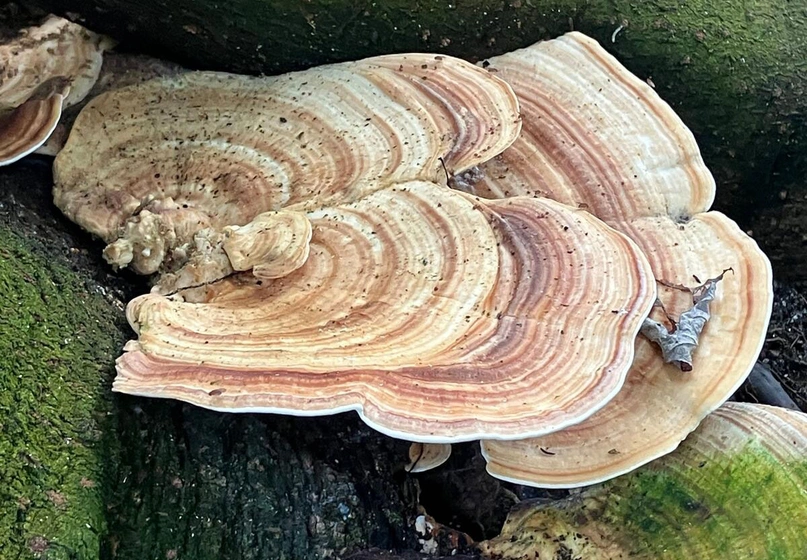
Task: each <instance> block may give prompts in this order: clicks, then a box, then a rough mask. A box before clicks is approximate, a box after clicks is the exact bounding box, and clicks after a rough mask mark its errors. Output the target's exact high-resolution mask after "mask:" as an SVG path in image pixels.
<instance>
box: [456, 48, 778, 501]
mask: <svg viewBox="0 0 807 560" xmlns="http://www.w3.org/2000/svg"><path fill="white" fill-rule="evenodd" d="M489 62H490V69H492V70H495V73H496V75H497V76H499V77H501V78H503V79H505V80H506V81H508V83H510V85H511V86H512V87H513V89H514V91H515V92H516V95H517V96H518V97H519V101H520V104H521V107H522V115H523V131H522V134H521V136H520V137H519V139H518V140H517V141H516V142H515V143H514V144H513V145H512V146H511V147H510V148H508V149H507V150H506V151H505V152H504V153H503V154H502V155H501V156H499V157H498V158H496V159H495V160H494V161H493V162H489V163H487V164H485V165H483V166H481V169H482V172H483V174H484V178H483V179H482V180H481V181H480V182H477V183H475V184H466V185H465V188H466V189H467V190H470V191H473V192H476V193H479V194H482V195H485V196H490V197H494V198H495V197H501V196H524V195H530V196H546V197H549V198H552V199H556V200H560V201H562V202H565V203H567V204H572V205H575V206H579V207H581V208H584V209H586V210H588V211H590V212H591V213H593V214H594V215H596V216H597V217H599V218H601V219H603V220H604V221H605V222H607V223H608V224H609V225H611V226H612V227H614V228H615V229H617V230H619V231H622V232H623V233H625V234H627V235H628V236H629V237H631V238H632V239H633V240H634V241H635V242H636V243H637V245H638V246H639V247H640V249H641V250H642V251H643V252H644V253H645V255H647V257H648V260H649V261H650V264H651V267H652V269H653V272H654V274H655V277H656V278H657V279H658V280H660V281H663V282H665V283H672V284H678V285H684V286H696V285H698V284H700V283H701V282H703V281H705V280H707V279H709V278H713V277H715V276H717V275H719V274H720V273H721V272H722V271H723V270H724V269H726V268H733V271H734V272H733V274H732V273H728V274H726V276H725V277H724V279H723V281H722V282H721V283H720V284H719V285H718V288H717V298H716V300H715V302H714V303H713V304H712V306H711V308H712V309H711V311H712V318H711V319H710V321H709V322H708V323H707V326H706V328H705V330H704V332H703V333H702V335H701V338H700V347H699V348H698V349H697V350H696V352H695V366H694V370H693V371H692V372H687V373H684V372H681V371H679V370H678V369H677V368H675V367H674V366H671V365H669V364H665V363H664V361H663V359H662V357H661V353H660V351H659V349H658V348H657V347H655V346H653V345H651V344H650V343H649V342H648V341H647V340H645V339H644V338H639V339H637V341H636V353H637V356H636V360H635V362H634V364H633V367H632V368H631V371H630V373H629V375H628V380H627V382H626V386H625V388H624V389H623V390H622V391H621V392H620V394H619V395H617V397H616V398H615V399H614V400H613V401H611V402H610V403H609V404H608V405H607V406H606V407H604V408H603V409H602V410H601V411H599V412H598V413H597V414H595V415H593V416H592V417H591V418H589V419H588V420H586V421H585V422H582V423H580V424H578V425H576V426H573V427H571V428H568V429H565V430H563V431H560V432H558V433H555V434H551V435H548V436H544V437H541V438H536V439H531V440H525V441H514V442H506V443H505V442H483V444H482V447H483V452H484V454H485V456H486V457H487V459H488V461H489V463H488V470H489V471H490V472H491V474H493V475H494V476H497V477H500V478H504V479H507V480H513V481H518V482H521V483H524V484H530V485H535V486H543V487H574V486H582V485H586V484H592V483H595V482H599V481H603V480H607V479H608V478H611V477H614V476H617V475H619V474H622V473H625V472H628V471H630V470H632V469H634V468H636V467H638V466H639V465H642V464H644V463H646V462H648V461H651V460H652V459H655V458H657V457H659V456H661V455H664V454H665V453H669V452H670V451H672V450H673V449H674V448H675V447H676V446H677V445H678V444H679V442H680V441H681V440H682V439H683V438H684V437H685V436H686V435H687V434H688V433H689V432H690V431H692V430H693V429H694V428H695V427H696V426H697V425H698V423H699V422H700V421H701V420H702V418H703V417H704V416H706V415H707V414H708V413H709V412H711V411H712V410H714V409H715V408H717V407H718V406H720V404H721V403H723V402H724V401H725V400H726V399H727V398H728V397H729V396H731V394H732V393H733V392H734V391H735V390H736V389H737V388H738V387H739V385H740V384H741V383H742V381H743V380H744V379H745V377H746V376H747V374H748V372H749V371H750V370H751V367H752V366H753V364H754V362H755V361H756V358H757V356H758V354H759V351H760V349H761V346H762V343H763V341H764V336H765V332H766V329H767V324H768V319H769V317H770V310H771V305H772V301H773V292H772V275H771V268H770V263H769V261H768V259H767V258H766V257H765V255H764V254H763V253H762V251H760V249H759V248H758V247H757V245H756V243H755V242H754V241H753V240H752V239H750V238H749V237H748V236H747V235H745V234H744V233H743V232H742V231H741V230H740V229H739V228H738V227H737V226H736V224H734V223H733V222H732V221H731V220H729V219H728V218H726V217H725V216H723V215H722V214H720V213H717V212H705V211H706V210H707V209H708V207H709V205H710V204H711V202H712V199H713V197H714V182H713V180H712V177H711V175H710V174H709V171H708V170H707V169H706V167H705V166H704V164H703V161H702V159H701V157H700V154H699V152H698V149H697V146H696V144H695V142H694V139H693V138H692V135H691V133H690V132H689V131H688V130H687V128H686V127H685V125H684V124H683V123H682V122H681V121H680V119H679V118H678V117H677V116H676V115H675V114H674V112H673V111H672V110H671V109H670V107H669V106H668V105H667V104H666V103H664V102H663V101H662V100H661V99H660V98H659V97H658V96H657V95H656V94H655V92H654V91H653V90H652V88H650V87H649V86H648V85H647V84H645V83H643V82H642V81H641V80H639V79H638V78H636V77H635V76H633V75H632V74H630V73H629V72H628V71H627V70H626V69H625V68H624V67H622V66H621V65H620V64H619V63H618V62H617V61H616V60H615V59H614V58H613V57H612V56H610V55H609V54H607V53H606V52H605V51H604V50H603V49H602V48H601V47H600V46H599V45H598V44H597V43H596V42H595V41H593V40H592V39H589V38H587V37H585V36H583V35H581V34H579V33H571V34H568V35H565V36H563V37H561V38H559V39H555V40H552V41H547V42H544V43H539V44H537V45H534V46H532V47H529V48H527V49H523V50H520V51H516V52H514V53H510V54H508V55H504V56H502V57H497V58H493V59H491V60H490V61H489ZM659 297H660V299H661V301H662V302H663V304H664V306H665V308H666V310H667V311H668V312H669V313H670V314H672V315H673V316H674V317H677V316H678V315H679V314H680V313H681V312H682V311H684V310H686V309H687V308H689V307H691V305H692V300H691V295H690V294H689V293H686V292H682V291H679V290H675V289H670V288H667V287H665V286H663V285H661V284H660V285H659ZM654 313H655V315H654V317H655V318H657V319H661V318H662V317H661V316H660V313H659V311H658V310H656V311H655V312H654Z"/></svg>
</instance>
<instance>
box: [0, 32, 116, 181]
mask: <svg viewBox="0 0 807 560" xmlns="http://www.w3.org/2000/svg"><path fill="white" fill-rule="evenodd" d="M111 46H112V42H111V41H110V40H109V39H107V38H106V37H103V36H101V35H96V34H95V33H91V32H89V31H87V30H86V29H84V28H83V27H81V26H80V25H76V24H74V23H71V22H70V21H67V20H65V19H62V18H59V17H55V16H51V17H49V18H48V19H47V20H46V21H45V22H44V23H43V24H42V25H40V26H39V27H33V28H29V29H25V30H23V31H22V32H21V33H20V34H19V35H18V36H17V37H15V38H14V39H12V40H10V41H8V42H6V43H3V44H2V45H0V138H1V139H2V140H0V165H7V164H9V163H13V162H15V161H17V160H18V159H20V158H22V157H25V156H26V155H28V154H30V153H31V152H33V151H35V150H36V149H37V148H39V147H40V146H41V145H42V144H43V143H44V142H45V141H46V140H47V139H48V137H49V136H50V134H51V133H52V132H53V130H54V129H55V128H56V125H57V123H58V122H59V117H60V116H61V114H62V109H63V108H66V107H69V106H71V105H74V104H76V103H78V102H79V101H81V100H82V99H84V97H85V96H86V95H87V93H88V92H89V91H90V88H91V87H92V85H93V84H94V83H95V81H96V79H97V78H98V73H99V71H100V68H101V62H102V53H103V51H104V50H105V49H108V48H110V47H111Z"/></svg>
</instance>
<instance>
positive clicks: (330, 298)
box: [71, 138, 655, 443]
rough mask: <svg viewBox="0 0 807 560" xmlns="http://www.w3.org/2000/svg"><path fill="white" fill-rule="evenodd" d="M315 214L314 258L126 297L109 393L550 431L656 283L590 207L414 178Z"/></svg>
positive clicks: (614, 383)
mask: <svg viewBox="0 0 807 560" xmlns="http://www.w3.org/2000/svg"><path fill="white" fill-rule="evenodd" d="M71 141H72V138H71ZM307 215H308V219H309V220H310V221H311V224H312V229H313V235H312V238H311V243H310V250H309V256H308V259H307V260H306V261H305V264H304V265H303V266H302V267H301V268H299V269H297V270H295V271H294V272H292V273H291V274H289V275H288V276H284V277H282V278H278V279H276V280H270V281H262V280H257V279H256V278H255V277H254V276H252V275H251V274H240V275H234V276H229V277H227V278H225V279H223V280H221V281H220V282H216V283H213V284H208V285H205V286H203V287H200V288H196V289H193V290H181V291H180V292H178V293H177V294H176V295H175V296H172V297H165V296H162V295H158V294H155V293H152V294H147V295H144V296H140V297H138V298H136V299H135V300H133V301H132V302H131V303H130V304H129V306H128V309H127V315H128V317H129V321H130V323H131V324H132V326H133V327H134V328H135V330H136V331H137V332H138V334H139V338H138V340H137V342H134V341H132V342H130V343H129V344H128V345H127V347H126V352H125V353H124V355H123V356H122V357H121V358H120V359H119V360H118V363H117V371H118V375H117V377H116V379H115V382H114V386H113V388H114V390H116V391H120V392H125V393H131V394H137V395H144V396H152V397H168V398H176V399H180V400H184V401H188V402H191V403H195V404H198V405H201V406H204V407H208V408H213V409H216V410H223V411H232V412H248V411H252V412H277V413H286V414H302V415H322V414H332V413H336V412H340V411H345V410H351V409H355V410H358V411H359V412H360V414H361V415H362V417H363V418H364V419H365V420H366V421H367V422H368V423H369V424H371V425H372V426H373V427H375V428H376V429H378V430H380V431H382V432H385V433H387V434H390V435H393V436H397V437H401V438H404V439H409V440H410V441H420V442H434V443H445V442H452V441H462V440H472V439H478V438H480V437H482V436H484V437H494V438H514V437H523V435H524V434H537V433H547V432H551V431H554V430H557V429H559V428H562V427H564V426H568V425H570V424H574V423H576V422H579V421H580V420H581V419H583V418H585V417H587V416H589V415H590V414H591V413H592V412H593V411H594V410H596V409H598V408H600V407H602V406H603V404H605V402H607V401H608V400H609V399H611V398H612V397H613V396H614V394H615V393H616V392H617V391H618V390H619V388H620V386H621V385H622V383H623V380H624V374H625V372H626V371H627V368H628V367H629V365H630V362H631V360H632V358H633V339H634V337H635V335H636V333H637V332H638V329H639V326H640V325H641V322H642V320H643V318H644V317H645V316H646V314H647V313H648V311H649V309H650V307H651V306H652V304H653V301H654V298H655V288H654V286H653V281H652V276H651V272H650V270H649V266H648V265H647V263H646V261H645V259H644V257H643V255H642V254H641V252H640V251H638V250H637V249H636V247H635V245H634V244H633V243H632V242H630V241H629V240H628V239H627V238H626V237H624V236H622V235H621V234H619V233H617V232H615V231H613V230H612V229H610V228H608V227H607V226H606V225H605V224H603V223H602V222H600V221H599V220H597V219H596V218H594V217H593V216H591V215H590V214H588V213H586V212H582V211H579V210H571V209H569V208H568V207H566V206H564V205H561V204H558V203H556V202H552V201H549V200H537V199H531V198H527V197H521V198H513V199H508V200H502V201H486V202H479V201H478V200H477V199H474V198H473V197H470V196H467V195H462V194H460V193H457V192H456V191H451V190H450V189H447V188H445V187H441V186H439V185H436V184H434V183H426V182H409V183H401V184H398V185H397V186H395V187H390V188H387V189H382V190H379V191H376V192H374V193H372V194H369V195H366V196H364V197H363V198H362V199H360V200H359V201H357V202H354V203H349V204H344V205H340V206H334V207H328V208H324V209H322V210H316V211H311V212H308V214H307ZM613 309H623V310H624V313H619V314H615V313H612V310H613Z"/></svg>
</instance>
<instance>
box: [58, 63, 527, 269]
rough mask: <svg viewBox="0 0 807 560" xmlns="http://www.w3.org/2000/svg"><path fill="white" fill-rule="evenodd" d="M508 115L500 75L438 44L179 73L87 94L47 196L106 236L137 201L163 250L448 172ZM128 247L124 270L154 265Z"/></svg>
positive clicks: (516, 124) (508, 137)
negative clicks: (272, 69)
mask: <svg viewBox="0 0 807 560" xmlns="http://www.w3.org/2000/svg"><path fill="white" fill-rule="evenodd" d="M520 128H521V123H520V119H519V114H518V104H517V101H516V99H515V96H514V94H513V92H512V90H511V89H510V87H509V86H507V84H505V83H504V82H502V81H501V80H499V79H497V78H495V77H494V76H491V75H490V74H488V73H486V72H484V71H483V70H482V69H480V68H477V67H475V66H474V65H472V64H469V63H467V62H464V61H461V60H458V59H454V58H451V57H443V56H439V55H423V54H409V55H389V56H382V57H377V58H371V59H367V60H363V61H359V62H350V63H342V64H335V65H330V66H323V67H318V68H313V69H311V70H306V71H303V72H295V73H290V74H284V75H281V76H275V77H264V78H259V77H248V76H237V75H229V74H220V73H209V72H207V73H205V72H202V73H199V72H195V73H187V74H184V75H181V76H178V77H168V78H161V79H156V80H152V81H149V82H147V83H145V84H141V85H137V86H133V87H129V88H123V89H119V90H116V91H113V92H109V93H107V94H104V95H101V96H99V97H98V98H96V99H94V100H93V101H92V102H91V103H90V104H89V105H88V106H87V107H86V108H85V109H84V110H83V111H82V113H81V114H80V116H79V118H78V119H77V120H76V122H75V125H74V127H73V130H72V132H71V134H70V138H69V139H68V142H67V144H66V146H65V148H64V149H63V150H62V152H61V153H60V154H59V156H58V157H57V158H56V161H55V165H54V176H55V182H56V186H55V188H54V199H55V202H56V204H57V206H59V207H60V208H61V209H62V211H63V212H64V213H65V214H66V215H67V216H68V217H69V218H70V219H72V220H73V221H75V222H77V223H78V224H80V225H81V226H82V227H84V228H85V229H88V230H89V231H91V232H93V233H95V234H96V235H98V236H100V237H102V238H103V239H104V240H105V241H107V242H110V243H112V242H114V241H116V240H117V239H119V238H120V236H121V235H123V234H124V232H125V231H126V230H127V226H128V224H129V223H130V222H132V221H134V220H137V219H138V216H139V214H141V213H143V212H150V213H151V214H153V215H155V216H156V217H157V218H158V220H159V222H160V223H159V228H158V229H160V230H161V231H165V232H168V233H169V234H170V235H169V236H174V237H175V239H174V238H173V237H172V239H171V240H169V241H167V242H166V243H167V246H166V247H158V248H156V249H155V250H157V249H159V250H165V251H166V258H168V259H170V251H171V250H172V249H173V248H175V247H177V246H180V245H182V244H183V243H187V242H189V241H190V239H191V238H192V236H193V235H194V234H195V233H196V232H197V231H199V230H201V229H203V228H205V227H212V228H213V229H215V230H221V229H222V228H223V227H225V226H243V225H246V224H247V223H249V222H250V221H251V220H252V219H253V218H254V217H255V216H257V215H258V214H261V213H263V212H266V211H271V210H278V209H281V208H289V209H293V210H311V209H315V208H320V207H323V206H328V205H333V204H340V203H343V202H350V201H353V200H358V199H359V198H361V197H362V196H364V195H366V194H368V193H369V192H371V191H373V190H376V189H378V188H383V187H386V186H389V185H392V184H394V183H396V182H405V181H409V180H414V179H418V180H440V179H441V177H442V176H443V173H444V171H443V165H445V168H446V169H447V170H448V171H449V172H453V171H460V170H463V169H465V168H468V167H472V166H474V165H476V164H478V163H481V162H483V161H485V160H488V159H490V158H491V157H493V156H494V155H496V154H498V153H500V152H501V151H502V150H504V149H505V148H506V147H507V146H509V145H510V144H511V143H512V142H513V140H515V138H516V136H517V135H518V133H519V130H520ZM129 229H131V228H129ZM150 249H151V248H150ZM155 250H149V251H148V253H149V254H150V256H148V257H145V258H153V254H154V252H155ZM133 258H134V261H133V265H134V266H135V269H136V270H138V269H139V271H140V272H143V273H152V272H154V271H155V268H154V266H152V265H147V264H146V263H143V262H141V255H140V252H139V251H135V252H134V255H133Z"/></svg>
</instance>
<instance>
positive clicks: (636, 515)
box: [480, 403, 807, 560]
mask: <svg viewBox="0 0 807 560" xmlns="http://www.w3.org/2000/svg"><path fill="white" fill-rule="evenodd" d="M805 527H807V415H805V414H803V413H800V412H794V411H790V410H785V409H780V408H773V407H767V406H761V405H754V404H740V403H729V404H726V405H724V406H722V407H721V408H719V409H718V410H717V411H715V412H714V413H712V414H710V415H709V416H707V417H706V419H705V420H704V421H703V423H702V424H701V426H700V427H699V428H698V429H697V430H696V431H695V432H693V433H692V434H691V435H690V436H689V437H688V438H687V439H686V441H684V443H683V444H682V445H681V446H680V447H679V448H678V449H677V450H676V451H675V452H674V453H672V454H671V455H668V456H667V457H664V458H663V459H659V460H658V461H656V462H654V463H652V464H650V465H647V466H645V467H643V468H642V469H640V470H638V471H636V472H634V473H631V474H630V475H627V476H624V477H621V478H618V479H616V480H613V481H611V482H609V483H607V484H604V485H602V486H600V487H595V488H592V489H590V490H586V491H584V492H583V493H582V494H581V495H577V496H573V497H571V498H569V499H567V500H566V501H564V502H561V503H553V504H544V505H541V504H530V503H524V504H522V505H521V506H519V507H518V509H517V510H514V511H513V512H511V514H510V517H509V518H508V521H507V522H506V523H505V525H504V528H503V529H502V534H501V535H500V536H498V537H496V538H495V539H492V540H490V541H487V542H484V543H481V547H480V548H481V549H482V552H483V554H484V555H485V556H487V557H491V558H496V559H498V560H516V559H518V560H521V559H523V558H585V559H586V560H614V559H617V558H631V559H636V560H679V559H682V558H687V559H692V560H714V559H717V558H732V559H735V560H757V559H760V558H787V559H796V558H804V553H805V540H804V529H805Z"/></svg>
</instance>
